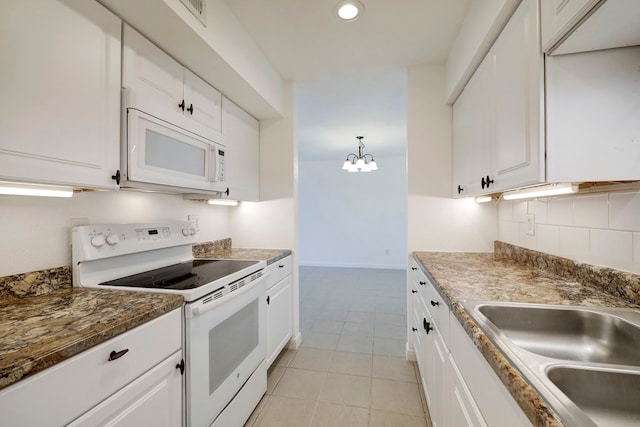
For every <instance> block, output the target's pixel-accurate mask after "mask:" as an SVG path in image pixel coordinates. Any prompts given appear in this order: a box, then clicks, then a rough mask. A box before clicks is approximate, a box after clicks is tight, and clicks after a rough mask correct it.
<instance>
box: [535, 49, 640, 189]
mask: <svg viewBox="0 0 640 427" xmlns="http://www.w3.org/2000/svg"><path fill="white" fill-rule="evenodd" d="M546 67H547V176H548V180H549V181H551V182H584V181H627V180H640V74H639V73H638V70H639V68H638V67H640V46H636V47H626V48H620V49H608V50H600V51H597V52H584V53H576V54H573V55H560V56H552V57H548V58H547V63H546Z"/></svg>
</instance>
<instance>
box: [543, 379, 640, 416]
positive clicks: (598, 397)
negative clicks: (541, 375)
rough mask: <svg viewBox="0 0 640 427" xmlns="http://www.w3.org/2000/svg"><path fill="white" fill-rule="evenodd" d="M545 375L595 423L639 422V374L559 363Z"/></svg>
mask: <svg viewBox="0 0 640 427" xmlns="http://www.w3.org/2000/svg"><path fill="white" fill-rule="evenodd" d="M547 377H548V378H549V380H551V382H552V383H553V384H554V385H555V386H556V387H558V388H559V389H560V390H561V391H562V392H563V393H564V394H565V395H566V396H567V397H568V398H569V399H571V401H572V402H573V403H574V404H575V405H576V406H578V407H579V408H580V409H581V410H583V411H584V412H585V413H586V414H587V415H588V416H589V418H591V419H592V420H593V421H594V422H595V423H596V424H597V425H599V426H636V427H637V426H638V425H640V373H629V372H620V371H607V370H597V369H587V368H575V367H565V366H560V367H553V368H551V369H549V370H548V372H547ZM594 389H595V390H597V391H596V392H594Z"/></svg>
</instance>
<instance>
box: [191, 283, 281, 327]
mask: <svg viewBox="0 0 640 427" xmlns="http://www.w3.org/2000/svg"><path fill="white" fill-rule="evenodd" d="M267 277H269V272H268V271H267V272H265V273H263V274H262V276H261V277H260V278H258V279H256V280H254V281H253V282H251V283H250V284H249V286H247V287H243V288H240V289H239V290H237V291H234V292H233V296H234V297H237V296H240V295H242V294H244V293H245V292H249V291H252V290H253V288H254V287H255V286H256V285H258V284H259V283H260V282H261V281H263V280H267ZM222 303H224V299H220V300H213V301H210V302H208V303H206V304H202V303H196V304H187V305H186V307H185V316H186V317H187V318H189V319H192V318H194V317H198V316H201V315H203V314H205V313H207V312H209V311H211V310H213V309H215V308H217V307H218V306H219V305H220V304H222ZM194 305H195V307H194Z"/></svg>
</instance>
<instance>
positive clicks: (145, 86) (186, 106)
mask: <svg viewBox="0 0 640 427" xmlns="http://www.w3.org/2000/svg"><path fill="white" fill-rule="evenodd" d="M122 86H123V87H124V88H125V89H129V91H128V92H127V93H126V96H127V97H128V99H127V106H132V107H136V108H139V109H141V110H143V111H146V112H151V113H152V114H154V115H158V116H160V117H159V118H161V119H164V120H166V121H168V122H171V123H176V122H177V124H178V125H182V124H183V123H187V125H186V126H188V127H189V129H188V130H190V131H192V132H194V133H196V134H199V135H201V136H204V137H206V138H209V139H211V140H214V141H219V139H220V137H219V132H220V126H221V125H220V121H221V102H222V95H221V94H220V92H218V91H217V90H216V89H215V88H213V87H212V86H211V85H209V84H208V83H207V82H205V81H204V80H202V79H201V78H199V77H198V76H196V75H195V74H193V73H192V72H191V71H189V70H188V69H186V68H184V67H183V66H182V65H181V64H180V63H178V62H177V61H175V60H174V59H173V58H171V57H170V56H169V55H167V54H166V53H165V52H164V51H162V50H161V49H160V48H159V47H157V46H156V45H154V44H153V43H152V42H150V41H149V40H147V39H146V38H145V37H144V36H142V35H141V34H140V33H138V32H137V31H136V30H134V29H133V28H131V27H130V26H128V25H126V24H125V25H124V55H123V72H122ZM185 117H186V118H188V119H191V120H189V121H187V122H185V121H184V118H185Z"/></svg>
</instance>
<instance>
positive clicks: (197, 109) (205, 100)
mask: <svg viewBox="0 0 640 427" xmlns="http://www.w3.org/2000/svg"><path fill="white" fill-rule="evenodd" d="M184 99H185V114H187V115H189V116H190V117H191V118H192V119H194V120H196V121H197V122H199V123H201V124H203V125H205V126H206V127H208V128H211V129H213V130H215V131H218V132H219V131H220V117H221V105H220V104H221V102H222V95H221V94H220V92H218V91H217V90H215V89H214V88H213V87H212V86H211V85H209V84H208V83H207V82H205V81H204V80H202V79H201V78H200V77H198V76H196V75H195V74H193V73H192V72H191V71H189V70H187V69H186V68H185V69H184ZM205 136H206V135H205Z"/></svg>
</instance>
